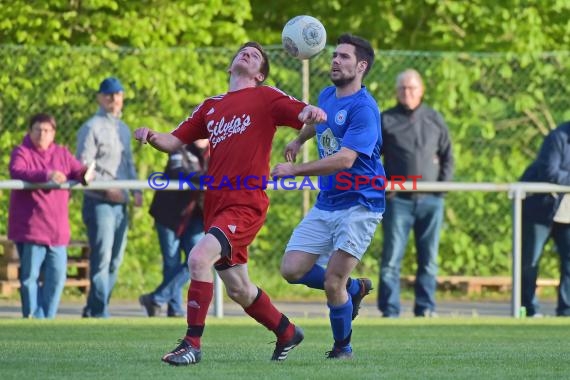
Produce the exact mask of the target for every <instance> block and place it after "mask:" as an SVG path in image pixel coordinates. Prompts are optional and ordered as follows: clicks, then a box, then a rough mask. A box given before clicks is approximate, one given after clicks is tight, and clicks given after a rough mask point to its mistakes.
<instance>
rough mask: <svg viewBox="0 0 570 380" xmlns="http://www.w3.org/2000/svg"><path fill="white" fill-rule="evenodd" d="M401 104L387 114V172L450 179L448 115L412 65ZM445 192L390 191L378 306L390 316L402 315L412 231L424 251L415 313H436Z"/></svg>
mask: <svg viewBox="0 0 570 380" xmlns="http://www.w3.org/2000/svg"><path fill="white" fill-rule="evenodd" d="M396 92H397V99H398V104H397V105H396V106H395V107H393V108H391V109H389V110H387V111H385V112H384V113H383V114H382V140H383V145H382V154H383V156H384V167H385V169H386V176H387V177H388V178H390V177H391V176H405V177H406V178H408V176H421V179H420V180H421V181H450V180H451V179H452V175H453V154H452V150H451V140H450V137H449V131H448V129H447V126H446V124H445V121H444V120H443V117H442V116H441V115H440V114H439V113H438V112H437V111H435V110H433V109H432V108H430V107H428V106H427V105H426V104H424V103H423V102H422V97H423V94H424V85H423V81H422V78H421V76H420V74H419V73H418V72H417V71H415V70H412V69H408V70H405V71H403V72H402V73H400V74H399V75H398V77H397V80H396ZM443 206H444V201H443V196H442V194H434V193H431V194H430V193H418V192H413V193H412V192H400V193H393V192H392V193H390V194H389V195H388V196H387V199H386V212H385V214H384V221H383V223H382V227H383V231H384V243H383V247H382V256H381V261H380V290H379V293H378V308H379V309H380V311H381V312H382V315H383V316H384V317H398V316H399V315H400V269H401V263H402V259H403V257H404V253H405V249H406V244H407V242H408V236H409V234H410V230H411V229H412V228H413V230H414V236H415V242H416V249H417V253H418V257H417V262H418V269H417V273H416V283H415V304H414V315H416V316H432V315H434V312H435V289H436V274H437V253H438V246H439V233H440V229H441V225H442V222H443Z"/></svg>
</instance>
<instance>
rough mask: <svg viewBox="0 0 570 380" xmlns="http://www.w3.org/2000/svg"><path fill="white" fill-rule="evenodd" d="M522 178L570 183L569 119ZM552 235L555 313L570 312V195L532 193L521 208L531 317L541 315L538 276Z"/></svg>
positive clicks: (525, 295)
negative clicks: (556, 266) (555, 266)
mask: <svg viewBox="0 0 570 380" xmlns="http://www.w3.org/2000/svg"><path fill="white" fill-rule="evenodd" d="M521 181H522V182H548V183H553V184H557V185H564V186H570V121H567V122H565V123H562V124H560V125H559V126H558V127H557V128H556V129H554V130H553V131H552V132H550V133H549V134H548V136H546V138H545V139H544V142H543V144H542V147H541V149H540V151H539V153H538V156H537V158H536V160H534V161H533V162H532V163H531V164H530V165H529V167H528V168H527V169H526V170H525V171H524V173H523V175H522V177H521ZM550 237H552V239H553V240H554V243H555V244H556V248H557V251H558V254H559V255H560V285H559V287H558V304H557V307H556V315H558V316H565V317H568V316H570V195H569V194H556V193H540V194H530V195H529V196H527V197H526V198H525V199H524V201H523V209H522V245H521V248H522V289H521V304H522V306H524V307H526V313H527V316H529V317H539V316H542V314H540V313H539V303H538V299H537V297H536V279H537V277H538V269H539V262H540V257H541V256H542V251H543V249H544V245H545V244H546V242H547V241H548V239H549V238H550Z"/></svg>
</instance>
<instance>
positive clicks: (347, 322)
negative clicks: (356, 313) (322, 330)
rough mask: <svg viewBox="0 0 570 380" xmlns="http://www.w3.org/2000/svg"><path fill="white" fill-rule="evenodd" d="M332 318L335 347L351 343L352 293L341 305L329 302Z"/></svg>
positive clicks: (330, 316)
mask: <svg viewBox="0 0 570 380" xmlns="http://www.w3.org/2000/svg"><path fill="white" fill-rule="evenodd" d="M328 307H329V310H330V313H329V318H330V320H331V328H332V333H333V338H334V345H335V347H339V348H340V347H346V346H348V345H349V344H350V337H351V335H352V299H351V298H350V294H349V296H348V301H346V303H345V304H343V305H339V306H333V305H330V304H328Z"/></svg>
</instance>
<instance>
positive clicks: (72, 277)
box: [0, 236, 89, 296]
mask: <svg viewBox="0 0 570 380" xmlns="http://www.w3.org/2000/svg"><path fill="white" fill-rule="evenodd" d="M0 249H1V252H0V253H1V254H0V296H10V295H12V293H13V292H14V290H16V289H19V288H20V280H19V271H20V260H19V258H18V251H17V250H16V245H15V244H14V243H13V242H12V241H10V240H8V239H7V238H6V237H5V236H0ZM65 286H66V287H75V288H78V289H79V290H80V291H81V292H82V293H87V292H88V291H89V244H87V242H85V241H82V240H72V241H71V242H70V243H69V245H68V246H67V280H66V281H65Z"/></svg>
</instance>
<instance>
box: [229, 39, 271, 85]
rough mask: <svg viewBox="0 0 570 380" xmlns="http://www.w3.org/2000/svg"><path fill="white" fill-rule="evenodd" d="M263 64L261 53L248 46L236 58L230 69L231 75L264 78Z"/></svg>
mask: <svg viewBox="0 0 570 380" xmlns="http://www.w3.org/2000/svg"><path fill="white" fill-rule="evenodd" d="M262 63H263V56H262V55H261V52H260V51H259V50H257V49H256V48H254V47H252V46H246V47H244V48H243V49H241V50H240V51H239V52H238V53H237V55H236V56H235V58H234V60H233V62H232V65H231V67H230V73H235V74H241V75H249V76H251V77H252V78H254V77H256V76H259V75H261V76H263V74H261V65H262ZM263 79H265V78H263Z"/></svg>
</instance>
